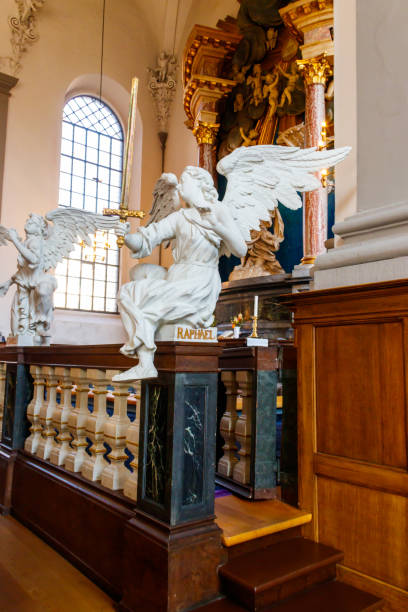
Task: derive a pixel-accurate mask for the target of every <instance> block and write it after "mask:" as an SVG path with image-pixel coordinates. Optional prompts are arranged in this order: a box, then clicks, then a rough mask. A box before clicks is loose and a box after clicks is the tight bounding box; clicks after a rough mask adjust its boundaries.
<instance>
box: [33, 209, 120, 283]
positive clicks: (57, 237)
mask: <svg viewBox="0 0 408 612" xmlns="http://www.w3.org/2000/svg"><path fill="white" fill-rule="evenodd" d="M45 218H46V219H47V221H52V223H53V226H51V227H49V229H48V237H47V239H46V240H45V242H44V251H43V256H44V270H45V271H47V270H50V269H51V268H55V266H56V265H57V264H58V263H59V262H61V261H62V260H63V258H64V257H68V255H69V254H70V253H71V251H72V250H73V249H74V246H75V244H78V243H80V242H82V241H83V242H85V244H87V245H91V240H90V237H89V236H90V234H94V233H95V232H97V231H98V230H101V231H108V230H114V229H115V228H117V227H120V226H119V223H120V221H119V217H104V216H103V215H98V214H96V213H92V212H88V211H86V210H78V209H76V208H63V207H60V208H56V209H55V210H51V211H50V212H49V213H47V214H46V215H45Z"/></svg>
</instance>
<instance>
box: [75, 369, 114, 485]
mask: <svg viewBox="0 0 408 612" xmlns="http://www.w3.org/2000/svg"><path fill="white" fill-rule="evenodd" d="M87 375H88V378H89V380H90V381H91V383H92V384H93V394H94V409H93V412H92V414H90V415H89V416H88V421H87V425H86V435H87V436H88V438H90V439H91V440H92V445H91V447H90V449H89V450H90V452H91V456H90V457H89V456H88V457H87V458H86V459H85V461H84V463H83V465H82V469H81V473H82V476H83V477H84V478H87V479H88V480H92V481H95V480H100V478H101V476H102V472H103V470H104V469H105V467H106V466H107V461H106V459H105V458H104V454H105V453H106V448H105V445H104V443H103V442H104V426H105V423H106V421H107V419H108V413H107V412H106V394H107V386H108V385H109V383H110V382H111V381H110V380H108V378H107V375H106V372H105V371H104V370H96V369H92V368H91V369H89V370H88V372H87Z"/></svg>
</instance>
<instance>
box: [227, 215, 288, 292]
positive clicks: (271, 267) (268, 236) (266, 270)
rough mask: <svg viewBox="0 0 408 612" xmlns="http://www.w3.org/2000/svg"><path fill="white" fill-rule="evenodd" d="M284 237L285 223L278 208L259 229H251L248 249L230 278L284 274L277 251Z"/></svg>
mask: <svg viewBox="0 0 408 612" xmlns="http://www.w3.org/2000/svg"><path fill="white" fill-rule="evenodd" d="M270 228H271V230H272V228H273V231H271V230H270ZM283 239H284V224H283V220H282V217H281V215H280V212H279V210H278V209H277V208H275V210H274V211H272V213H271V220H270V222H268V221H261V223H260V228H259V230H251V240H250V241H249V242H247V246H248V251H247V254H246V255H245V257H243V258H242V259H241V265H239V266H236V267H235V268H234V269H233V271H232V272H231V274H230V276H229V279H228V280H230V281H232V280H242V279H244V278H253V277H256V276H269V275H270V274H284V273H285V271H284V270H283V268H282V266H281V265H280V263H279V261H278V260H277V259H276V255H275V253H276V251H278V250H279V247H280V243H281V242H282V241H283Z"/></svg>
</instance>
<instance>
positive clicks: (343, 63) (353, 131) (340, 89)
mask: <svg viewBox="0 0 408 612" xmlns="http://www.w3.org/2000/svg"><path fill="white" fill-rule="evenodd" d="M356 10H357V0H335V1H334V32H335V35H334V54H335V61H334V87H335V92H334V102H335V113H334V121H335V135H336V143H335V144H336V147H342V146H351V147H352V150H351V153H350V155H348V157H346V159H345V160H344V161H343V162H342V163H341V164H339V165H338V166H337V167H336V222H338V221H342V220H343V219H344V218H345V217H349V216H350V215H353V214H354V213H355V212H356V211H357V64H356V60H357V58H356V52H357V50H356Z"/></svg>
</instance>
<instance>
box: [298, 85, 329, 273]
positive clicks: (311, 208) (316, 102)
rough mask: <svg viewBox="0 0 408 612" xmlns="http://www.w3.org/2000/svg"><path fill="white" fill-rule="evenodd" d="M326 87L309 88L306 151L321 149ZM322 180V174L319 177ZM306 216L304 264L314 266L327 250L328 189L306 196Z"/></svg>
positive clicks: (304, 219) (317, 190)
mask: <svg viewBox="0 0 408 612" xmlns="http://www.w3.org/2000/svg"><path fill="white" fill-rule="evenodd" d="M324 92H325V89H324V85H323V84H322V83H312V84H307V85H306V120H305V126H306V134H305V145H306V147H318V146H319V143H320V141H321V132H322V124H323V122H324V121H325V118H326V110H325V99H324ZM316 176H317V178H318V179H319V180H320V179H321V174H320V172H317V173H316ZM303 202H304V213H303V259H302V263H305V264H308V263H314V260H315V259H316V257H317V256H318V255H320V253H323V252H324V251H325V250H326V249H325V246H324V242H325V240H326V239H327V189H326V188H324V187H322V186H321V185H320V187H319V188H318V189H316V190H315V191H311V192H308V193H305V194H304V199H303Z"/></svg>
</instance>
